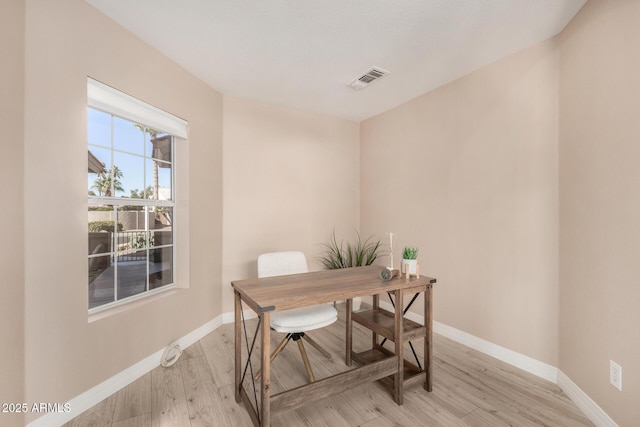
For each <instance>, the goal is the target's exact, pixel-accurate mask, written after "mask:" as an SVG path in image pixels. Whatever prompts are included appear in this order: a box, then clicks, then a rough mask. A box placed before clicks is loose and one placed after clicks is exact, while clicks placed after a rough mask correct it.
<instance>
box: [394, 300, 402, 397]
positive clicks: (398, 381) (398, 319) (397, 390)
mask: <svg viewBox="0 0 640 427" xmlns="http://www.w3.org/2000/svg"><path fill="white" fill-rule="evenodd" d="M394 294H395V300H396V311H395V331H394V332H395V333H394V336H395V346H396V357H397V358H398V372H397V373H396V374H395V381H394V393H393V394H394V397H395V400H396V403H397V404H398V405H402V404H403V396H402V390H403V383H404V355H403V354H402V347H403V345H402V344H403V343H404V337H403V332H404V325H403V322H402V319H403V313H402V311H403V310H402V309H403V304H402V301H403V300H404V291H403V290H402V289H398V290H397V291H395V292H394Z"/></svg>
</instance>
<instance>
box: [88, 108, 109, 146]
mask: <svg viewBox="0 0 640 427" xmlns="http://www.w3.org/2000/svg"><path fill="white" fill-rule="evenodd" d="M87 131H88V132H87V138H88V140H89V144H93V145H102V146H103V147H111V115H110V114H107V113H103V112H102V111H98V110H94V109H92V108H87Z"/></svg>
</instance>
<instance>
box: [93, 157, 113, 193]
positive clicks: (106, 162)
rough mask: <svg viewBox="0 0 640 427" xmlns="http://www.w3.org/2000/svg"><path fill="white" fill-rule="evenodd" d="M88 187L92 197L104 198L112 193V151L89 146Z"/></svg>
mask: <svg viewBox="0 0 640 427" xmlns="http://www.w3.org/2000/svg"><path fill="white" fill-rule="evenodd" d="M88 164H89V167H88V170H89V172H88V179H87V185H88V189H89V195H90V196H104V195H105V194H108V193H109V192H110V191H111V174H110V173H108V171H110V170H111V150H108V149H105V148H98V147H93V146H89V153H88Z"/></svg>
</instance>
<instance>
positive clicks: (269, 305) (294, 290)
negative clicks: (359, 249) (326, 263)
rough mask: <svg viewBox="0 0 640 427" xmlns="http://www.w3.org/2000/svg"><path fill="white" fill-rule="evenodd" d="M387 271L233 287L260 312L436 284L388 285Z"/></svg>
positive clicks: (357, 270) (417, 280)
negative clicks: (384, 272) (382, 276)
mask: <svg viewBox="0 0 640 427" xmlns="http://www.w3.org/2000/svg"><path fill="white" fill-rule="evenodd" d="M384 269H385V267H381V266H377V265H370V266H366V267H353V268H342V269H337V270H324V271H317V272H311V273H302V274H290V275H286V276H273V277H263V278H255V279H246V280H234V281H233V282H231V286H233V288H234V289H235V290H236V292H238V293H239V294H240V295H241V296H242V300H243V301H244V302H245V303H246V304H248V305H249V306H250V307H251V308H253V309H254V310H255V311H258V312H265V311H273V310H288V309H290V308H296V307H304V306H308V305H313V304H321V303H327V302H333V301H339V300H343V299H348V298H356V297H363V296H368V295H375V294H379V293H382V292H392V291H395V290H398V289H409V288H414V287H419V286H426V285H429V284H432V283H435V281H436V279H434V278H432V277H427V276H420V277H415V276H414V277H410V278H409V279H406V278H404V277H401V278H394V279H393V280H390V281H388V282H385V281H383V280H382V279H381V278H380V272H381V271H382V270H384Z"/></svg>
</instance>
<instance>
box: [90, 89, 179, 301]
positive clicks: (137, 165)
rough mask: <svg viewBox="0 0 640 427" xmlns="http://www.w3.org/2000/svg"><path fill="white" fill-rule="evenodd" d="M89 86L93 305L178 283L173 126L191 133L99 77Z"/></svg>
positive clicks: (174, 120)
mask: <svg viewBox="0 0 640 427" xmlns="http://www.w3.org/2000/svg"><path fill="white" fill-rule="evenodd" d="M87 89H88V90H87V92H88V101H89V102H88V105H89V106H88V108H87V141H88V144H87V147H88V180H87V187H88V243H89V244H88V298H89V311H90V312H92V311H97V310H101V309H104V308H107V307H111V306H113V305H116V304H119V303H121V302H122V301H128V300H132V299H134V298H138V297H140V296H143V295H148V294H150V293H153V292H157V291H158V290H163V289H167V288H170V287H173V285H174V280H175V266H174V264H175V262H174V260H175V247H174V241H175V236H174V230H175V220H176V218H175V215H174V211H175V166H174V165H175V161H174V153H175V149H174V148H175V147H174V145H175V139H176V138H174V135H172V134H171V133H169V132H168V131H167V129H169V130H174V131H175V133H179V134H181V135H184V136H186V122H183V121H181V119H178V118H176V117H174V116H171V115H169V114H168V113H165V112H164V111H161V110H157V109H155V107H152V106H150V105H148V104H144V103H142V102H141V101H139V100H137V99H135V98H132V97H129V96H128V95H126V94H124V93H122V92H118V91H116V90H114V89H112V88H110V87H108V86H105V85H102V84H101V83H99V82H96V81H94V80H91V79H89V80H88V85H87ZM145 109H146V110H148V111H145ZM149 111H151V112H153V113H154V114H155V115H156V116H155V117H153V116H151V115H149V114H148V112H149ZM162 115H166V118H167V120H166V121H163V117H162ZM172 120H173V121H172ZM175 123H178V124H179V125H181V126H183V127H184V130H181V129H180V128H177V130H176V129H175V128H172V124H175Z"/></svg>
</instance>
